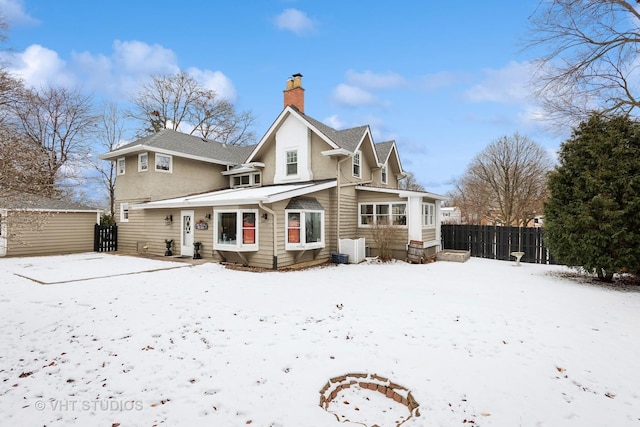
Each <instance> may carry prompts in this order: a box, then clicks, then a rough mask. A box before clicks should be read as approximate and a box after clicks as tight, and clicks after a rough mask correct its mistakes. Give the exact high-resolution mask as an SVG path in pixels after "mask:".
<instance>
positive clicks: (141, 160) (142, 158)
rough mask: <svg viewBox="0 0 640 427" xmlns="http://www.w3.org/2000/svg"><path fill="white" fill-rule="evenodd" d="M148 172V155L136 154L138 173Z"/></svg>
mask: <svg viewBox="0 0 640 427" xmlns="http://www.w3.org/2000/svg"><path fill="white" fill-rule="evenodd" d="M147 170H149V154H148V153H140V154H138V172H146V171H147Z"/></svg>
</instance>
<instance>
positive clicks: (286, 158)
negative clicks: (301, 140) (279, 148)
mask: <svg viewBox="0 0 640 427" xmlns="http://www.w3.org/2000/svg"><path fill="white" fill-rule="evenodd" d="M289 153H295V155H296V173H294V174H290V173H289V164H290V163H289ZM291 164H293V163H291ZM299 172H300V157H299V156H298V150H297V149H295V150H285V152H284V175H285V176H286V177H287V178H291V177H296V176H298V174H299Z"/></svg>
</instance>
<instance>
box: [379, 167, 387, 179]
mask: <svg viewBox="0 0 640 427" xmlns="http://www.w3.org/2000/svg"><path fill="white" fill-rule="evenodd" d="M380 173H381V175H382V183H383V184H386V183H387V164H386V163H385V164H384V166H382V169H381V170H380Z"/></svg>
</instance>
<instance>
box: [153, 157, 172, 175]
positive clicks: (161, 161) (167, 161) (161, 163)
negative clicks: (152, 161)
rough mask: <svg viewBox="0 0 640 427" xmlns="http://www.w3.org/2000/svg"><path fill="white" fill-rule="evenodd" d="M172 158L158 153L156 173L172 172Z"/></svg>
mask: <svg viewBox="0 0 640 427" xmlns="http://www.w3.org/2000/svg"><path fill="white" fill-rule="evenodd" d="M172 160H173V159H172V157H171V156H167V155H165V154H159V153H156V171H159V172H168V173H171V172H172V169H173V168H172V166H173V165H172V163H173V161H172Z"/></svg>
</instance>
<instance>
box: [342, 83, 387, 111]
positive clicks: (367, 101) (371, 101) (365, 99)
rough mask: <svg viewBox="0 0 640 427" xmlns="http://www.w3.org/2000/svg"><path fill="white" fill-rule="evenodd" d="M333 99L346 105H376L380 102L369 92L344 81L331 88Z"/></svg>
mask: <svg viewBox="0 0 640 427" xmlns="http://www.w3.org/2000/svg"><path fill="white" fill-rule="evenodd" d="M333 99H334V100H335V101H336V102H337V103H339V104H342V105H348V106H358V105H377V104H380V103H381V102H380V100H379V99H378V98H376V97H375V96H374V95H373V94H371V93H370V92H368V91H366V90H364V89H361V88H359V87H355V86H351V85H347V84H344V83H342V84H339V85H338V87H336V88H335V89H334V90H333Z"/></svg>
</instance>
